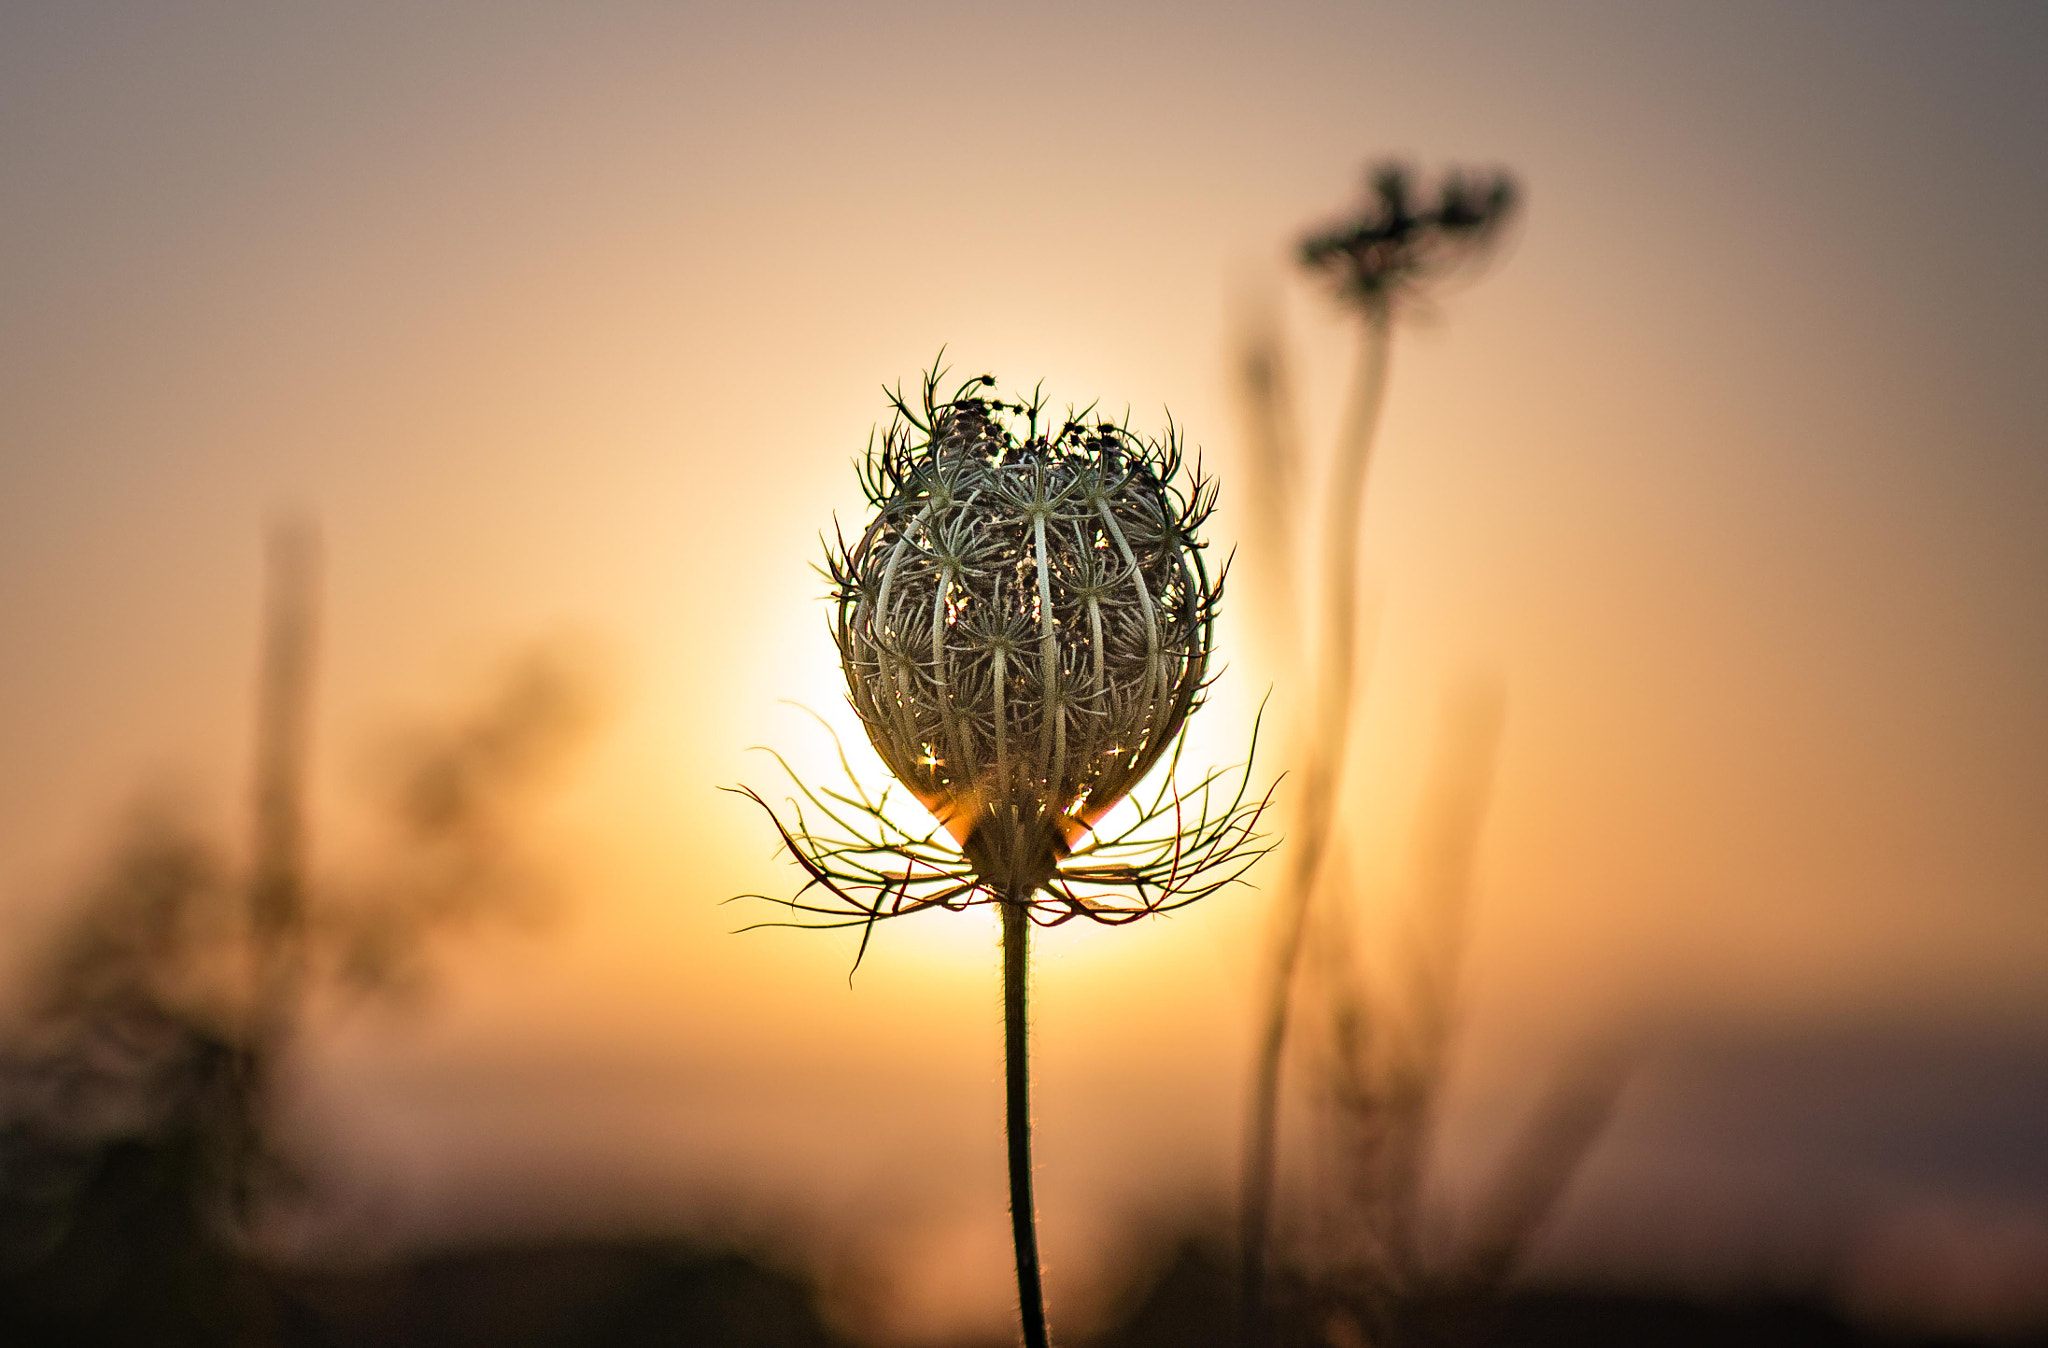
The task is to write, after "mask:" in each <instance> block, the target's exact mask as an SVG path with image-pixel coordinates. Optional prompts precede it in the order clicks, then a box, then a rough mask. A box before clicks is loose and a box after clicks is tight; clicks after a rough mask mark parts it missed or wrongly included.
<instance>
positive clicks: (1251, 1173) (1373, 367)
mask: <svg viewBox="0 0 2048 1348" xmlns="http://www.w3.org/2000/svg"><path fill="white" fill-rule="evenodd" d="M1361 307H1362V310H1363V313H1364V316H1365V324H1364V330H1363V332H1362V333H1361V336H1360V341H1359V361H1358V368H1357V371H1356V374H1355V375H1354V378H1353V382H1352V387H1351V400H1350V405H1349V408H1348V410H1347V412H1346V414H1345V419H1344V426H1343V432H1342V436H1341V438H1340V439H1339V441H1338V452H1337V460H1336V463H1335V465H1334V467H1333V469H1332V473H1331V482H1330V492H1329V495H1328V497H1327V498H1326V499H1327V503H1328V507H1327V512H1326V514H1325V516H1324V519H1323V534H1322V568H1321V569H1322V599H1323V603H1322V623H1321V632H1322V641H1321V645H1320V648H1319V651H1318V654H1319V657H1320V658H1319V660H1318V662H1317V668H1316V689H1315V696H1314V706H1315V719H1314V721H1313V722H1312V723H1311V724H1310V726H1309V728H1308V733H1306V734H1304V735H1302V736H1301V739H1302V741H1304V746H1305V751H1306V754H1307V758H1308V765H1307V771H1306V773H1305V778H1306V780H1305V782H1304V785H1303V788H1302V797H1301V799H1302V805H1301V809H1302V817H1301V827H1300V832H1299V833H1298V834H1297V835H1296V837H1295V838H1294V839H1293V840H1292V847H1291V850H1290V852H1289V863H1288V869H1287V879H1286V882H1285V887H1284V889H1283V890H1282V892H1281V898H1280V912H1279V918H1278V922H1279V926H1278V933H1277V938H1276V940H1275V943H1274V948H1273V963H1272V967H1271V971H1270V982H1269V984H1268V987H1267V1000H1266V1008H1265V1016H1264V1020H1263V1023H1262V1024H1261V1026H1260V1033H1259V1039H1258V1056H1257V1059H1256V1060H1255V1063H1254V1066H1253V1080H1252V1095H1251V1118H1250V1120H1249V1123H1248V1126H1247V1128H1246V1131H1245V1157H1244V1177H1243V1185H1244V1212H1243V1231H1242V1233H1241V1255H1242V1259H1243V1269H1242V1277H1243V1289H1244V1293H1243V1294H1244V1303H1243V1315H1244V1327H1245V1338H1246V1340H1247V1342H1248V1343H1258V1342H1261V1341H1262V1340H1263V1338H1264V1336H1265V1318H1266V1306H1265V1300H1266V1253H1267V1246H1268V1243H1269V1242H1270V1240H1271V1228H1272V1218H1273V1191H1274V1185H1275V1180H1276V1174H1277V1169H1278V1160H1279V1128H1280V1079H1281V1069H1282V1066H1283V1063H1284V1061H1285V1057H1286V1048H1287V1030H1288V1021H1289V1017H1290V1015H1291V1012H1292V1007H1293V997H1294V982H1295V970H1296V968H1297V967H1298V966H1299V964H1300V962H1301V947H1302V939H1303V935H1304V933H1305V932H1306V930H1307V927H1308V915H1309V906H1310V905H1309V900H1310V897H1311V895H1312V894H1313V893H1314V891H1315V882H1316V877H1317V875H1318V874H1319V873H1320V872H1321V870H1322V866H1323V861H1324V858H1325V856H1326V855H1327V854H1328V851H1329V842H1330V834H1331V825H1332V821H1333V819H1334V816H1335V814H1336V806H1337V796H1338V788H1339V787H1340V786H1341V784H1342V781H1343V772H1344V758H1345V751H1346V747H1347V745H1348V743H1349V740H1350V730H1351V720H1352V715H1351V713H1352V704H1353V702H1354V700H1355V699H1354V696H1353V694H1354V685H1355V684H1356V683H1357V681H1358V653H1357V650H1356V646H1357V641H1358V538H1359V533H1360V528H1359V512H1360V509H1361V507H1362V505H1363V502H1364V497H1365V483H1366V478H1367V475H1368V469H1369V468H1370V467H1371V464H1372V445H1373V433H1374V431H1375V429H1376V428H1377V427H1378V424H1379V414H1380V406H1381V404H1382V403H1383V402H1384V401H1385V395H1386V385H1387V365H1388V361H1389V357H1390V355H1391V348H1392V336H1393V323H1392V312H1391V308H1390V306H1389V304H1388V303H1387V301H1386V300H1385V299H1384V298H1383V297H1379V298H1374V299H1371V300H1368V301H1367V302H1366V303H1365V304H1363V305H1362V306H1361Z"/></svg>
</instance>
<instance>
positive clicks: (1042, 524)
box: [828, 374, 1221, 901]
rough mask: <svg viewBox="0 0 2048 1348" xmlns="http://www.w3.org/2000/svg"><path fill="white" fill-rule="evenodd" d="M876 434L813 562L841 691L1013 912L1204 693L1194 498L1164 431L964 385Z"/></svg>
mask: <svg viewBox="0 0 2048 1348" xmlns="http://www.w3.org/2000/svg"><path fill="white" fill-rule="evenodd" d="M938 378H939V376H938V375H937V374H933V375H931V376H928V377H927V378H926V380H925V382H924V396H923V398H922V400H921V403H922V405H921V406H919V407H912V406H911V405H910V404H909V403H907V402H906V401H905V400H904V399H903V398H902V397H901V396H900V395H896V396H893V397H892V399H891V401H892V404H893V405H894V407H895V411H896V417H895V421H894V422H893V424H892V425H891V426H890V428H889V430H888V432H887V433H886V434H885V435H884V436H883V437H882V440H881V442H880V443H879V444H878V445H874V446H872V447H871V448H870V450H869V453H868V456H867V460H866V462H865V463H864V464H863V465H862V472H861V477H862V482H863V485H864V487H865V488H866V491H867V495H868V499H869V502H870V504H871V505H872V506H873V507H874V510H875V514H874V517H873V519H872V520H871V521H870V522H869V523H868V525H867V527H866V529H865V530H863V532H862V533H861V535H860V537H859V539H858V540H857V541H856V542H854V543H852V544H851V545H848V546H845V547H844V548H843V549H842V550H841V551H839V552H837V553H835V554H834V555H833V556H831V557H829V558H828V570H829V573H830V575H831V576H832V578H833V581H834V593H833V598H834V600H835V603H836V611H835V614H834V621H833V636H834V638H835V640H836V641H837V643H838V646H839V655H840V661H841V663H842V665H843V666H844V669H845V672H846V682H847V690H848V692H849V694H850V696H851V700H852V702H853V706H854V708H855V710H856V711H857V712H858V713H859V714H860V717H861V719H862V721H863V722H864V723H865V725H866V728H867V733H868V738H869V739H870V740H871V741H872V742H873V744H874V746H875V750H876V752H878V753H879V754H880V755H881V757H882V761H883V762H884V763H886V764H887V765H888V767H889V770H890V771H891V772H893V773H894V774H895V775H896V777H897V778H898V779H899V780H901V781H902V782H903V783H904V784H905V785H906V786H907V787H909V788H910V790H911V791H912V792H914V793H915V794H916V795H917V797H918V798H919V800H921V801H922V802H923V803H924V804H925V806H926V807H927V808H928V809H930V810H931V811H932V813H933V814H934V815H935V816H937V818H938V819H939V820H940V821H941V822H942V823H943V824H944V825H945V827H946V829H947V830H948V831H949V832H950V833H951V834H952V836H953V838H954V840H955V841H957V842H958V843H959V845H960V848H961V851H962V852H963V853H964V854H965V856H966V858H967V861H968V864H969V865H970V866H971V867H972V869H973V871H974V872H975V874H976V875H977V876H978V877H979V878H980V879H981V881H982V882H983V883H985V884H986V885H988V886H989V887H990V889H992V890H994V891H996V892H997V893H1000V894H1003V895H1006V896H1008V897H1010V898H1012V899H1014V900H1016V901H1023V900H1024V899H1025V898H1026V897H1027V896H1028V895H1029V894H1030V893H1031V892H1032V891H1033V890H1035V889H1037V888H1039V887H1040V886H1042V885H1044V884H1046V883H1047V882H1048V880H1049V879H1050V878H1051V877H1052V876H1053V875H1054V874H1055V872H1056V870H1057V868H1058V866H1059V864H1060V861H1061V859H1062V858H1063V857H1065V856H1066V855H1067V854H1068V852H1069V851H1070V850H1071V848H1072V847H1073V846H1074V845H1075V844H1076V842H1077V841H1078V840H1079V839H1080V837H1081V836H1082V835H1083V834H1084V833H1086V832H1087V831H1088V830H1089V829H1090V828H1091V827H1092V826H1093V825H1094V824H1095V822H1096V821H1097V820H1098V819H1100V818H1101V817H1102V815H1103V814H1104V813H1106V812H1107V811H1108V810H1109V808H1110V807H1111V806H1113V805H1114V804H1116V802H1117V801H1118V800H1120V799H1121V798H1122V797H1123V796H1124V795H1125V794H1126V793H1128V792H1129V791H1130V790H1131V788H1132V787H1133V786H1135V785H1136V784H1137V783H1138V781H1139V779H1141V778H1142V777H1143V776H1144V775H1145V774H1146V772H1147V771H1148V770H1149V769H1150V768H1151V767H1152V766H1153V765H1154V764H1155V763H1156V762H1157V761H1158V760H1159V758H1160V757H1161V755H1162V754H1164V753H1165V752H1166V751H1167V750H1168V749H1169V748H1170V747H1171V745H1172V744H1173V742H1174V739H1175V737H1176V736H1177V735H1178V734H1179V732H1180V729H1181V726H1182V724H1183V723H1184V722H1185V721H1186V720H1187V717H1188V714H1189V712H1190V711H1192V710H1193V709H1194V707H1195V705H1196V703H1197V702H1198V701H1199V699H1200V696H1201V690H1202V688H1203V685H1204V681H1205V679H1206V677H1207V670H1208V665H1209V656H1210V651H1211V638H1212V629H1213V625H1214V616H1215V610H1216V605H1217V601H1218V599H1219V597H1220V595H1221V583H1220V581H1217V582H1215V583H1212V582H1211V581H1210V579H1209V576H1208V573H1207V571H1206V569H1205V568H1204V566H1203V562H1202V556H1201V549H1202V543H1201V542H1200V540H1199V538H1198V537H1197V531H1198V530H1199V528H1200V526H1201V525H1202V523H1203V522H1204V521H1205V520H1206V519H1207V517H1208V514H1209V512H1210V510H1211V509H1212V508H1213V506H1214V499H1215V497H1214V491H1213V488H1211V487H1210V486H1209V484H1208V483H1207V482H1206V481H1205V480H1204V479H1203V478H1202V476H1201V474H1200V472H1199V470H1193V471H1190V470H1188V469H1187V468H1186V465H1185V464H1184V463H1183V459H1182V455H1181V449H1180V442H1179V438H1178V434H1177V432H1176V431H1175V430H1174V429H1173V428H1172V427H1171V426H1169V427H1168V430H1167V432H1166V434H1165V435H1164V436H1162V437H1159V438H1157V439H1140V438H1138V437H1136V436H1134V435H1132V434H1131V433H1130V432H1129V431H1128V430H1126V429H1125V428H1123V427H1121V426H1117V425H1113V424H1110V423H1107V422H1098V423H1092V424H1091V423H1086V422H1085V421H1084V419H1083V418H1084V417H1085V416H1086V414H1085V413H1083V414H1082V415H1081V416H1079V417H1075V416H1070V417H1069V418H1068V419H1067V420H1066V421H1065V422H1064V423H1063V424H1061V425H1059V426H1058V427H1057V428H1054V427H1053V426H1052V425H1051V424H1050V422H1049V421H1047V419H1046V418H1045V415H1044V413H1045V408H1044V405H1043V404H1042V403H1041V402H1039V401H1038V400H1037V398H1036V396H1035V395H1034V397H1033V399H1032V400H1031V401H1030V402H1028V403H1027V402H1013V403H1005V402H1002V401H999V400H997V399H996V398H995V396H994V385H995V381H994V380H993V379H992V378H988V377H986V376H984V377H983V378H980V379H975V380H970V381H969V382H968V383H966V384H965V385H962V386H961V387H960V388H958V389H956V390H955V391H954V392H953V394H952V396H951V397H950V398H944V399H941V398H940V397H939V396H938V392H937V387H938Z"/></svg>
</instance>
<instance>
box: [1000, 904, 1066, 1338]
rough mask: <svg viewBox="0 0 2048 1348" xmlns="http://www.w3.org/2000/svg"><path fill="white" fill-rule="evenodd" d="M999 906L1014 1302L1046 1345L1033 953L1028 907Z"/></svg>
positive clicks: (1030, 1331)
mask: <svg viewBox="0 0 2048 1348" xmlns="http://www.w3.org/2000/svg"><path fill="white" fill-rule="evenodd" d="M997 906H998V907H999V908H1001V909H1002V910H1003V1069H1004V1070H1003V1078H1004V1084H1005V1088H1006V1090H1005V1097H1006V1098H1005V1104H1006V1108H1007V1113H1008V1120H1009V1132H1010V1236H1011V1239H1012V1241H1013V1243H1014V1244H1015V1245H1016V1248H1017V1305H1018V1312H1019V1314H1020V1315H1022V1317H1023V1321H1024V1348H1050V1344H1051V1342H1052V1340H1051V1339H1050V1338H1048V1337H1047V1335H1046V1329H1045V1289H1044V1288H1043V1287H1042V1286H1041V1285H1040V1282H1039V1275H1038V1209H1037V1208H1036V1207H1035V1206H1034V1205H1033V1204H1032V1201H1031V1058H1030V1049H1029V1047H1028V1045H1027V1044H1026V1042H1025V1030H1026V1026H1027V1019H1026V1015H1025V1011H1026V987H1025V970H1026V966H1027V965H1028V964H1029V962H1030V959H1031V917H1030V911H1029V910H1028V909H1027V908H1026V907H1025V906H1024V905H1023V904H1022V903H1020V902H1017V901H1015V900H1007V899H1006V900H1005V901H1003V902H1002V903H1000V904H998V905H997Z"/></svg>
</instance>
